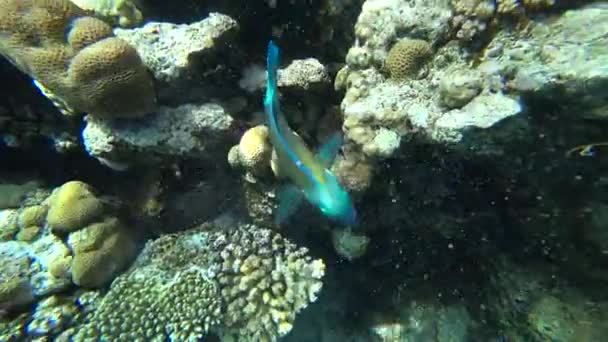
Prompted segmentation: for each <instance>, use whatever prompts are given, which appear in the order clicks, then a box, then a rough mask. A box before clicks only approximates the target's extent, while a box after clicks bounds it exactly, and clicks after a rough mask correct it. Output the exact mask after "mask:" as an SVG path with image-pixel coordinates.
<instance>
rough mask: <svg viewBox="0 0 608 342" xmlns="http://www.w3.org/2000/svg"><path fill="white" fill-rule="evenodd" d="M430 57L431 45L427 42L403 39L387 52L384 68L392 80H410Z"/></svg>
mask: <svg viewBox="0 0 608 342" xmlns="http://www.w3.org/2000/svg"><path fill="white" fill-rule="evenodd" d="M430 56H431V45H430V44H429V43H428V42H427V41H424V40H421V39H410V38H404V39H401V40H400V41H398V42H397V43H395V45H393V47H392V48H391V49H390V50H389V52H388V55H387V56H386V62H385V66H386V69H387V70H388V72H389V74H390V76H391V78H393V79H398V80H400V79H405V78H412V77H415V76H416V73H417V72H418V71H419V70H420V68H421V67H422V66H423V65H424V63H425V62H426V60H427V59H428V58H429V57H430Z"/></svg>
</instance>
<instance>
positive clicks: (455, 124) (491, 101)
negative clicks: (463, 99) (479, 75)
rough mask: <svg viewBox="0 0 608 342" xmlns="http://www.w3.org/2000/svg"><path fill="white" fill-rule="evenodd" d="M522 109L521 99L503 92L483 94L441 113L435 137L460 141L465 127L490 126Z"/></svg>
mask: <svg viewBox="0 0 608 342" xmlns="http://www.w3.org/2000/svg"><path fill="white" fill-rule="evenodd" d="M521 110H522V107H521V105H520V103H519V101H516V100H514V99H512V98H510V97H507V96H505V95H503V94H483V95H480V96H477V97H476V98H474V99H473V101H471V102H470V103H469V104H467V105H466V106H464V107H463V108H462V109H455V110H451V111H449V112H447V113H445V114H443V115H441V116H440V117H439V118H438V119H437V120H436V121H435V123H434V130H433V137H434V138H436V139H437V140H438V141H453V142H459V141H460V140H461V139H462V138H463V130H464V129H468V128H481V129H486V128H490V127H492V126H493V125H495V124H496V123H498V122H499V121H501V120H503V119H506V118H508V117H510V116H514V115H517V114H519V113H520V112H521Z"/></svg>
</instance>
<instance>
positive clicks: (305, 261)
mask: <svg viewBox="0 0 608 342" xmlns="http://www.w3.org/2000/svg"><path fill="white" fill-rule="evenodd" d="M323 274H324V265H323V262H322V261H321V260H312V259H311V258H310V257H309V256H308V255H307V250H306V249H305V248H297V247H296V246H295V245H293V244H292V243H290V242H289V241H287V240H285V239H283V238H282V237H280V236H279V235H276V234H275V233H273V232H271V231H269V230H266V229H262V228H259V227H256V226H252V225H244V226H240V227H238V228H237V229H235V230H232V231H221V230H219V229H218V227H213V226H209V225H203V226H201V227H199V228H196V229H191V230H187V231H183V232H180V233H178V234H173V235H165V236H163V237H161V238H159V239H157V240H155V241H152V242H150V243H148V244H147V245H146V247H145V249H144V251H143V252H142V254H141V255H140V256H139V257H138V259H137V261H136V263H135V265H134V266H133V267H132V269H131V270H129V271H128V272H127V273H126V274H124V275H122V276H120V277H119V278H118V279H117V280H116V281H115V282H114V283H113V284H112V286H111V288H110V291H109V293H108V294H106V295H105V296H104V297H103V299H102V301H101V303H100V304H99V307H98V308H97V309H96V310H95V311H94V312H93V314H92V316H91V317H89V318H88V321H87V322H88V323H86V324H85V325H84V326H82V327H77V328H75V330H74V331H71V332H70V331H68V332H66V334H74V336H73V338H74V339H75V340H76V341H80V340H85V339H86V338H102V339H115V338H121V337H127V336H128V337H129V338H142V339H167V338H171V339H179V340H188V339H192V338H201V337H202V336H204V335H206V334H207V333H208V332H209V331H214V332H216V333H218V334H221V335H224V336H226V337H227V336H230V335H234V336H238V337H239V339H243V340H248V341H275V340H276V339H277V338H278V337H280V336H283V335H285V334H287V333H288V332H289V331H290V330H291V326H292V324H293V321H294V319H295V315H296V314H297V313H298V312H299V311H300V310H302V309H303V308H305V307H306V306H307V305H308V304H309V303H310V302H313V301H315V299H316V294H317V292H318V291H319V290H320V288H321V278H322V276H323ZM125 322H127V324H126V325H125V324H124V323H125ZM125 327H126V328H125Z"/></svg>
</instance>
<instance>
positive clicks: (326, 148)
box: [316, 132, 343, 168]
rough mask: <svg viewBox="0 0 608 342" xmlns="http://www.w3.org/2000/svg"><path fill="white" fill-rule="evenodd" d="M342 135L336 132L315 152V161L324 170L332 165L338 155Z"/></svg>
mask: <svg viewBox="0 0 608 342" xmlns="http://www.w3.org/2000/svg"><path fill="white" fill-rule="evenodd" d="M342 142H343V139H342V133H340V132H336V133H334V134H332V135H331V137H329V139H327V141H326V142H325V143H323V145H322V146H321V148H319V151H318V152H317V156H316V157H317V160H318V161H319V162H320V163H321V164H322V165H323V166H324V167H326V168H329V167H331V164H333V163H334V159H336V156H337V155H338V152H339V151H340V147H342Z"/></svg>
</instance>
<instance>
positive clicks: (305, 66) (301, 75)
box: [239, 58, 330, 92]
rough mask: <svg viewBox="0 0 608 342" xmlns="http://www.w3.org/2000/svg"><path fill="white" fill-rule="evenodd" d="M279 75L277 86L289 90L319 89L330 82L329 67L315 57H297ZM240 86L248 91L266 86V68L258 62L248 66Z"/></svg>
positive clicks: (280, 70)
mask: <svg viewBox="0 0 608 342" xmlns="http://www.w3.org/2000/svg"><path fill="white" fill-rule="evenodd" d="M277 75H278V76H277V86H278V87H279V88H286V89H288V90H302V91H310V90H316V91H319V90H322V89H324V88H326V87H327V86H329V84H330V78H329V73H328V71H327V68H326V67H325V66H324V65H323V64H321V62H319V60H317V59H315V58H306V59H295V60H293V61H292V62H291V63H289V65H288V66H286V67H285V68H282V69H279V70H278V71H277ZM239 87H241V88H242V89H244V90H246V91H248V92H254V91H258V90H262V89H264V88H266V69H265V68H264V67H262V66H259V65H256V64H252V65H250V66H248V67H246V68H245V69H243V72H242V77H241V79H240V80H239Z"/></svg>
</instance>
